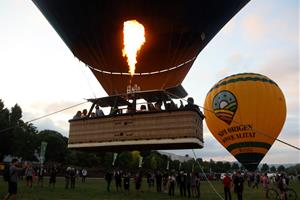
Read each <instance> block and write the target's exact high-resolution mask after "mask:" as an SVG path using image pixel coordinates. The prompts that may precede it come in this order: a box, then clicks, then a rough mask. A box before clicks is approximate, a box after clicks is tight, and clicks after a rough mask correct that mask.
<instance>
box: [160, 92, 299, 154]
mask: <svg viewBox="0 0 300 200" xmlns="http://www.w3.org/2000/svg"><path fill="white" fill-rule="evenodd" d="M165 93H168V94H170V95H171V96H174V97H176V98H178V99H181V100H183V101H186V102H187V100H186V99H184V98H181V97H179V96H177V95H175V94H173V93H171V92H168V91H166V90H165ZM194 105H195V106H197V107H199V108H202V109H203V110H206V111H208V112H211V113H214V111H212V110H209V109H206V108H204V107H202V106H199V105H197V104H194ZM232 121H233V122H234V123H236V124H237V125H241V123H239V122H237V121H235V120H232ZM253 130H254V131H256V132H257V133H259V134H261V135H262V136H265V137H268V138H271V139H274V140H276V141H278V142H280V143H282V144H285V145H287V146H289V147H292V148H294V149H296V150H298V151H300V148H299V147H297V146H295V145H292V144H290V143H288V142H285V141H283V140H281V139H278V138H274V137H272V136H270V135H268V134H265V133H262V132H260V131H259V130H256V129H253Z"/></svg>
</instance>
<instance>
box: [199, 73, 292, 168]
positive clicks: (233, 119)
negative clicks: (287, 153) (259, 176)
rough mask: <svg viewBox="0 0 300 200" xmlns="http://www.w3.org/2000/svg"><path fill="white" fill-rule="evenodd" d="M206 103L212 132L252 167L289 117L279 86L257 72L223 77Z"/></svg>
mask: <svg viewBox="0 0 300 200" xmlns="http://www.w3.org/2000/svg"><path fill="white" fill-rule="evenodd" d="M204 107H205V116H206V124H207V126H208V128H209V130H210V132H211V133H212V134H213V135H214V137H215V138H216V139H217V140H218V141H219V142H220V143H221V144H222V145H223V146H224V147H225V148H226V149H227V150H228V151H229V152H230V153H231V154H232V155H233V156H234V157H235V158H236V159H237V160H238V161H239V162H240V163H241V164H243V166H244V167H245V168H246V169H248V170H250V171H253V170H255V169H256V168H257V166H258V164H259V163H260V161H261V160H262V159H263V157H264V156H265V154H266V153H267V152H268V150H269V149H270V147H271V146H272V144H273V143H274V141H275V139H276V138H277V136H278V135H279V133H280V131H281V129H282V127H283V125H284V122H285V118H286V104H285V99H284V96H283V93H282V91H281V89H280V88H279V86H278V85H277V84H276V83H275V82H274V81H272V80H271V79H269V78H268V77H266V76H263V75H260V74H255V73H242V74H235V75H232V76H229V77H226V78H224V79H222V80H220V81H219V82H218V83H217V84H215V85H214V86H213V87H212V88H211V89H210V91H209V92H208V94H207V96H206V99H205V105H204Z"/></svg>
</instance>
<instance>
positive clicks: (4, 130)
mask: <svg viewBox="0 0 300 200" xmlns="http://www.w3.org/2000/svg"><path fill="white" fill-rule="evenodd" d="M87 102H88V101H84V102H81V103H78V104H75V105H72V106H69V107H66V108H63V109H60V110H57V111H55V112H52V113H49V114H46V115H43V116H40V117H37V118H34V119H31V120H29V121H27V122H25V124H28V123H31V122H34V121H37V120H40V119H43V118H46V117H49V116H51V115H54V114H57V113H60V112H63V111H65V110H68V109H71V108H75V107H77V106H80V105H83V104H85V103H87ZM17 126H18V125H15V126H12V127H8V128H5V129H2V130H0V133H4V132H6V131H8V130H11V129H14V128H16V127H17Z"/></svg>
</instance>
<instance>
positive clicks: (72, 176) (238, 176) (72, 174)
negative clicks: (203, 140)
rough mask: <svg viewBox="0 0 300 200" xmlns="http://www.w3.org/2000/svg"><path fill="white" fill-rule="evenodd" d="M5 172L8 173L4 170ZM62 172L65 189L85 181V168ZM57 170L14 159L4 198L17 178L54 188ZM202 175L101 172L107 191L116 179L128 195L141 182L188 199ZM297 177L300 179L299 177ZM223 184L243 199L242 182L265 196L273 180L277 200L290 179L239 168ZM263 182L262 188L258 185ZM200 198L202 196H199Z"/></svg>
mask: <svg viewBox="0 0 300 200" xmlns="http://www.w3.org/2000/svg"><path fill="white" fill-rule="evenodd" d="M6 172H8V174H7V173H6ZM63 172H64V177H65V188H66V189H69V188H70V189H75V184H76V179H78V178H79V177H81V181H82V182H83V183H84V182H85V181H86V177H87V176H88V172H87V170H86V169H84V168H83V169H76V168H74V167H67V168H66V169H65V170H63ZM57 174H58V169H57V168H56V166H55V165H52V166H51V167H47V168H45V167H44V166H42V165H36V166H33V165H32V164H31V163H26V162H25V163H23V165H22V167H19V165H18V160H17V159H13V160H12V162H11V165H10V166H9V168H7V170H4V174H3V177H4V180H6V181H7V182H8V193H7V195H6V196H5V197H4V200H7V199H16V194H17V183H18V179H24V178H25V180H26V186H27V187H29V188H32V185H33V181H34V180H35V179H37V186H40V187H43V182H44V176H45V175H47V176H49V187H51V188H54V187H55V183H56V177H57ZM203 177H204V176H203V175H202V174H200V173H196V172H185V171H178V172H176V171H171V172H170V171H165V172H160V171H157V172H156V173H153V172H148V173H144V174H142V172H141V171H138V172H137V173H134V174H131V173H130V172H124V171H122V170H115V171H114V172H113V171H107V172H106V173H105V175H104V179H105V181H106V184H107V185H106V190H107V192H110V191H111V183H112V182H113V181H114V182H115V191H117V192H125V194H128V193H129V192H130V191H131V190H132V189H131V184H132V183H133V184H134V186H132V187H134V189H135V190H136V191H137V192H144V191H143V190H142V188H145V186H144V187H142V185H143V184H146V185H147V188H148V191H156V192H158V193H166V194H168V195H169V196H170V197H172V196H174V195H175V191H176V190H177V191H178V192H177V193H179V194H180V196H181V197H187V198H200V194H201V192H200V185H201V181H202V180H205V179H203ZM143 179H146V183H143ZM299 180H300V179H299ZM222 181H223V186H224V199H225V200H231V199H232V195H231V191H232V188H233V191H234V193H235V194H236V196H237V199H238V200H242V199H243V191H244V183H245V182H246V183H247V185H248V187H249V188H251V189H253V190H256V189H258V188H262V189H263V190H264V191H265V198H266V199H270V197H269V194H268V192H269V188H270V184H271V183H274V184H275V185H276V186H277V189H278V191H279V196H280V200H286V199H287V198H286V189H287V186H288V185H289V178H288V177H287V176H285V174H283V173H282V174H280V175H276V176H272V177H268V174H267V173H264V174H260V173H244V174H242V173H240V172H239V171H238V172H236V173H234V174H233V175H232V176H231V175H230V174H225V176H224V177H223V180H222ZM260 185H262V187H260ZM201 198H202V197H201Z"/></svg>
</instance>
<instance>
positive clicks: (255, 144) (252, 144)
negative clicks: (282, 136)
mask: <svg viewBox="0 0 300 200" xmlns="http://www.w3.org/2000/svg"><path fill="white" fill-rule="evenodd" d="M242 147H261V148H265V149H270V148H271V145H270V144H268V143H265V142H241V143H235V144H231V145H229V146H228V147H227V148H226V149H227V150H228V151H232V150H233V149H237V148H242Z"/></svg>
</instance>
